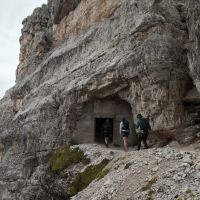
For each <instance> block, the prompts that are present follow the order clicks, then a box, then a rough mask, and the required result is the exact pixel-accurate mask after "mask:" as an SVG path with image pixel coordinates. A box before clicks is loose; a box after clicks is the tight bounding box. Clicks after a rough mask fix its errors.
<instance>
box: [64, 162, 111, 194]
mask: <svg viewBox="0 0 200 200" xmlns="http://www.w3.org/2000/svg"><path fill="white" fill-rule="evenodd" d="M108 162H109V160H108V159H104V160H102V162H101V163H99V164H98V165H90V166H88V167H87V168H86V169H85V171H84V172H82V173H80V174H78V175H77V177H76V179H75V181H74V182H73V183H71V185H70V187H69V190H68V194H69V195H70V196H74V195H76V194H77V193H78V192H80V191H81V190H83V189H84V188H86V187H87V186H88V185H89V184H90V183H91V182H92V181H93V180H95V179H98V180H99V179H101V178H103V177H104V176H105V175H107V174H108V172H109V169H105V170H103V169H104V167H105V166H106V165H107V164H108Z"/></svg>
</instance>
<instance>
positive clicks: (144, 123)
mask: <svg viewBox="0 0 200 200" xmlns="http://www.w3.org/2000/svg"><path fill="white" fill-rule="evenodd" d="M138 128H140V130H139V133H138V147H137V150H140V147H141V142H142V141H143V144H144V147H145V149H148V145H147V137H148V134H149V131H150V130H151V126H150V124H149V120H148V118H144V117H143V116H142V115H141V114H138V115H137V125H136V129H138Z"/></svg>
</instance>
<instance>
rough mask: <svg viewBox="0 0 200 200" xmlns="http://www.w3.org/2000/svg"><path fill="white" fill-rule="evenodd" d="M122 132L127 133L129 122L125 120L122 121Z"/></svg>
mask: <svg viewBox="0 0 200 200" xmlns="http://www.w3.org/2000/svg"><path fill="white" fill-rule="evenodd" d="M122 130H126V131H129V122H128V121H127V120H125V121H122Z"/></svg>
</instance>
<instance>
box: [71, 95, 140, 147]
mask: <svg viewBox="0 0 200 200" xmlns="http://www.w3.org/2000/svg"><path fill="white" fill-rule="evenodd" d="M82 113H83V114H82V115H81V117H80V118H79V120H78V121H77V127H76V130H75V131H74V132H73V135H72V136H71V140H72V141H73V143H75V144H81V143H104V135H103V130H102V127H103V123H104V122H105V120H106V119H109V120H110V122H111V126H112V135H111V137H112V138H111V139H112V144H113V145H115V146H122V145H123V139H122V137H121V135H120V133H119V126H120V122H121V120H122V118H123V117H125V118H126V119H127V120H128V121H129V124H130V134H129V137H128V144H129V146H133V145H136V144H137V135H136V133H135V129H134V122H133V114H132V109H131V106H130V104H129V103H128V102H126V101H123V100H121V99H119V98H117V97H115V98H112V99H95V100H93V101H90V102H87V103H85V105H84V106H83V110H82Z"/></svg>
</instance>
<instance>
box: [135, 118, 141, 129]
mask: <svg viewBox="0 0 200 200" xmlns="http://www.w3.org/2000/svg"><path fill="white" fill-rule="evenodd" d="M139 127H140V121H139V120H138V121H137V124H136V126H135V128H136V129H138V128H139Z"/></svg>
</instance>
